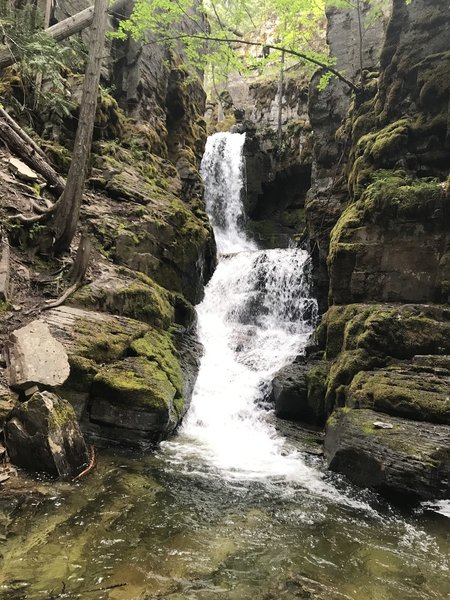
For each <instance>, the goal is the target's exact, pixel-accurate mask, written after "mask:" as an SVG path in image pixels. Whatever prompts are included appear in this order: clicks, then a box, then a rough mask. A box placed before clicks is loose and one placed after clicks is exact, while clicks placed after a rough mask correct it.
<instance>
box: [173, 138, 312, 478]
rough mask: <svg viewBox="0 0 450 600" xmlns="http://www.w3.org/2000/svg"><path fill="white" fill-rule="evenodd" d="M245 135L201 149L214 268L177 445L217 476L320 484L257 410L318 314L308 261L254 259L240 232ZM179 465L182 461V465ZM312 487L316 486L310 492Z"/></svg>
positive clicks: (263, 253) (287, 252)
mask: <svg viewBox="0 0 450 600" xmlns="http://www.w3.org/2000/svg"><path fill="white" fill-rule="evenodd" d="M244 142H245V134H242V135H241V134H230V133H218V134H215V135H213V136H211V137H210V138H209V139H208V142H207V145H206V151H205V156H204V159H203V162H202V167H201V172H202V176H203V179H204V182H205V200H206V207H207V212H208V215H209V217H210V220H211V223H212V225H213V228H214V233H215V236H216V240H217V246H218V252H219V264H218V267H217V269H216V271H215V274H214V275H213V277H212V279H211V281H210V283H209V284H208V286H207V288H206V290H205V297H204V300H203V302H202V303H201V304H200V305H199V306H198V307H197V313H198V322H199V335H200V339H201V342H202V344H203V346H204V355H203V358H202V361H201V365H200V371H199V376H198V380H197V383H196V387H195V390H194V394H193V399H192V406H191V409H190V412H189V414H188V416H187V418H186V421H185V423H184V426H183V429H182V436H181V440H179V441H177V442H175V443H176V444H177V446H178V450H179V451H181V453H184V454H185V455H186V454H189V458H191V459H192V456H191V452H192V447H191V444H190V443H188V441H189V440H190V442H191V443H192V444H194V446H195V452H196V453H197V455H198V456H201V458H202V459H203V460H205V461H206V462H208V463H209V464H210V465H212V466H214V467H215V468H217V469H219V470H220V472H221V473H222V474H224V473H225V474H228V475H230V476H232V477H235V478H236V477H238V478H254V477H256V478H264V477H267V476H269V477H275V478H277V477H281V478H286V477H288V478H302V477H306V478H307V479H308V480H314V479H317V475H315V474H314V475H313V473H312V470H311V469H309V468H308V467H307V466H306V465H305V464H304V462H303V461H302V460H301V459H300V457H299V455H298V453H297V452H295V451H293V450H292V449H289V448H287V447H286V443H285V440H284V439H283V438H282V437H281V436H280V435H279V434H278V433H277V431H276V430H275V428H274V427H273V425H272V424H271V423H270V419H268V412H267V410H266V409H265V408H264V406H263V401H264V400H265V399H266V397H267V394H268V393H269V391H270V385H271V380H272V379H273V376H274V375H275V373H276V372H277V371H278V370H279V369H280V368H281V367H283V366H285V365H286V364H288V363H289V362H292V360H293V359H294V358H295V357H296V356H297V355H298V354H300V353H302V351H303V349H304V347H305V343H306V341H307V339H308V337H309V336H310V334H311V332H312V328H313V321H314V315H315V314H316V311H317V308H316V303H315V301H314V300H313V299H312V298H311V297H310V290H309V285H308V276H307V275H308V268H309V257H308V254H307V252H305V251H304V250H301V249H298V248H288V249H274V250H260V249H258V248H257V246H256V244H255V243H254V242H252V241H251V240H249V239H248V238H247V236H246V234H245V232H244V229H243V226H244V223H245V215H244V209H243V202H242V194H243V187H244V174H243V156H242V155H243V145H244ZM185 458H186V456H185ZM312 487H314V486H312Z"/></svg>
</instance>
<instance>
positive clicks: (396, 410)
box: [346, 365, 450, 425]
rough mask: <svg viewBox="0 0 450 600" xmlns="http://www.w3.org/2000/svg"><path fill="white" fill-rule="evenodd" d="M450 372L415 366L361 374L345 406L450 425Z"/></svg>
mask: <svg viewBox="0 0 450 600" xmlns="http://www.w3.org/2000/svg"><path fill="white" fill-rule="evenodd" d="M449 390H450V371H448V370H445V369H433V368H432V367H422V368H421V367H418V366H413V365H401V366H393V367H390V368H388V369H382V370H380V371H375V372H361V373H358V374H357V375H356V376H355V377H354V379H353V381H352V383H351V385H350V386H349V387H348V390H347V392H346V405H347V406H350V407H352V408H370V409H373V410H376V411H380V412H384V413H387V414H389V415H393V416H403V417H409V418H411V419H415V420H417V421H422V420H423V421H429V422H432V423H445V424H447V425H450V396H449Z"/></svg>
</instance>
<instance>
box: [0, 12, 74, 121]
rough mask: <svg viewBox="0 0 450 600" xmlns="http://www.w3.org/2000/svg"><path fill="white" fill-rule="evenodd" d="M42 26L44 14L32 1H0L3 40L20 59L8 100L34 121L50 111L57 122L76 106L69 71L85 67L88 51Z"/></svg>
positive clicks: (0, 25)
mask: <svg viewBox="0 0 450 600" xmlns="http://www.w3.org/2000/svg"><path fill="white" fill-rule="evenodd" d="M42 27H43V17H42V14H41V12H40V10H39V9H38V8H37V7H36V6H34V5H33V4H31V3H26V4H25V5H24V6H23V8H14V9H12V8H11V7H10V3H9V2H7V0H0V30H1V32H2V34H3V41H4V43H5V45H6V46H7V47H8V48H9V50H10V51H11V53H12V54H13V55H14V56H15V57H17V59H18V60H17V63H16V65H15V67H14V71H16V73H17V78H16V79H15V89H14V90H12V89H11V90H9V91H11V92H12V93H11V94H10V95H9V98H8V101H9V102H10V103H11V104H12V105H14V108H15V109H16V111H17V112H22V111H26V112H27V113H28V115H29V117H30V119H31V120H33V117H34V116H36V115H39V114H40V113H42V112H49V113H51V115H52V117H53V118H54V119H55V120H56V121H58V120H62V119H63V118H65V117H67V116H69V114H70V111H71V109H72V108H73V106H72V102H71V99H70V94H69V92H68V90H67V89H66V76H67V73H68V71H69V70H71V69H77V68H80V67H81V66H82V64H83V62H84V58H85V50H84V48H83V46H82V45H81V44H80V43H79V42H76V41H71V42H70V43H67V44H59V43H58V42H56V41H55V40H53V39H52V38H50V37H49V36H47V35H45V33H43V31H42ZM17 84H18V85H17ZM2 87H5V86H2ZM17 88H20V89H17ZM4 91H6V92H7V91H8V90H6V89H5V90H4ZM7 95H8V94H7Z"/></svg>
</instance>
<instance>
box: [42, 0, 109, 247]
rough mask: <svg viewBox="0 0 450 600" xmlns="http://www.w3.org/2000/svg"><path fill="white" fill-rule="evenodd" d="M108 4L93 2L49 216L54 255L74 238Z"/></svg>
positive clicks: (95, 98) (89, 149)
mask: <svg viewBox="0 0 450 600" xmlns="http://www.w3.org/2000/svg"><path fill="white" fill-rule="evenodd" d="M107 8H108V0H95V5H94V20H93V22H92V26H91V37H90V42H89V58H88V64H87V67H86V73H85V77H84V84H83V95H82V98H81V108H80V117H79V122H78V128H77V133H76V136H75V146H74V149H73V155H72V162H71V164H70V168H69V173H68V175H67V181H66V187H65V188H64V192H63V193H62V196H61V198H60V199H59V201H58V203H57V206H56V210H55V211H54V213H53V217H52V222H51V225H50V226H51V229H52V230H53V234H54V244H53V248H54V250H55V251H56V252H59V251H62V250H67V249H68V248H69V246H70V243H71V241H72V239H73V236H74V235H75V231H76V228H77V225H78V220H79V217H80V207H81V201H82V198H83V191H84V184H85V181H86V174H87V167H88V160H89V156H90V152H91V144H92V136H93V133H94V121H95V111H96V108H97V97H98V88H99V84H100V72H101V66H102V59H103V50H104V47H105V35H106V25H107V18H108V13H107Z"/></svg>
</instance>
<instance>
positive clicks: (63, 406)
mask: <svg viewBox="0 0 450 600" xmlns="http://www.w3.org/2000/svg"><path fill="white" fill-rule="evenodd" d="M25 405H26V403H25ZM22 406H24V405H22ZM76 422H77V417H76V414H75V411H74V409H73V407H72V405H71V404H69V403H68V402H65V401H63V400H62V399H61V398H58V402H55V403H54V404H53V411H52V412H51V415H50V418H49V422H48V426H49V430H50V431H60V430H61V429H64V428H65V427H67V426H68V425H72V424H73V423H76Z"/></svg>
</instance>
